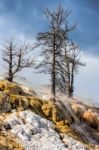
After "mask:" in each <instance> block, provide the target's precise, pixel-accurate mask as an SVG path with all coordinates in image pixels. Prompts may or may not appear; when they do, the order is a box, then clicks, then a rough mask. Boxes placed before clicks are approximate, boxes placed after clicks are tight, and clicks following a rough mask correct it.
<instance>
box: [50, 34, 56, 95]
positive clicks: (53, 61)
mask: <svg viewBox="0 0 99 150" xmlns="http://www.w3.org/2000/svg"><path fill="white" fill-rule="evenodd" d="M55 62H56V60H55V34H54V35H53V59H52V90H51V92H52V95H53V97H55V96H56V72H55Z"/></svg>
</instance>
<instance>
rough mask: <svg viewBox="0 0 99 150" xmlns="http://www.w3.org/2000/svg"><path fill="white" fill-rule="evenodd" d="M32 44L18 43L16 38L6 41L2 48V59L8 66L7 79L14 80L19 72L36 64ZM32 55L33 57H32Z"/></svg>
mask: <svg viewBox="0 0 99 150" xmlns="http://www.w3.org/2000/svg"><path fill="white" fill-rule="evenodd" d="M32 49H33V47H32V46H30V44H26V43H24V44H16V42H15V41H14V40H8V41H5V43H4V44H3V48H2V53H3V55H2V59H3V61H4V62H5V64H6V66H7V80H8V81H10V82H12V81H13V79H14V78H15V76H16V75H17V73H18V72H20V71H21V70H23V69H24V68H32V67H33V66H34V62H35V61H34V58H33V55H31V53H32ZM31 56H32V57H31Z"/></svg>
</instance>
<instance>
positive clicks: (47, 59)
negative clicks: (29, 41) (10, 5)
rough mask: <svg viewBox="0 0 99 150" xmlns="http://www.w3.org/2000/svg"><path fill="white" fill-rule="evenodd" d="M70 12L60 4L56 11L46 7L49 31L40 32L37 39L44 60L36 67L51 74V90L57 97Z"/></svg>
mask: <svg viewBox="0 0 99 150" xmlns="http://www.w3.org/2000/svg"><path fill="white" fill-rule="evenodd" d="M69 14H70V12H69V11H68V10H66V11H64V9H63V8H62V7H61V6H59V7H58V8H57V9H56V10H55V11H53V12H51V11H50V10H49V9H46V11H45V15H46V17H47V19H48V22H49V31H48V32H44V33H38V36H37V39H38V41H39V42H40V43H41V46H42V48H41V54H40V56H42V61H40V62H39V64H38V65H37V67H36V68H38V69H40V70H39V71H38V72H40V73H42V72H43V73H47V74H50V75H51V92H52V95H53V96H54V97H55V95H56V89H57V87H58V84H59V82H58V76H59V74H60V73H61V71H60V68H61V61H60V60H61V53H62V48H63V47H64V38H65V39H66V38H67V32H68V31H69V30H68V31H67V28H66V21H67V18H68V16H69Z"/></svg>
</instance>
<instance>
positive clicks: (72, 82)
mask: <svg viewBox="0 0 99 150" xmlns="http://www.w3.org/2000/svg"><path fill="white" fill-rule="evenodd" d="M73 85H74V64H72V71H71V85H70V94H69V97H73V92H74V87H73Z"/></svg>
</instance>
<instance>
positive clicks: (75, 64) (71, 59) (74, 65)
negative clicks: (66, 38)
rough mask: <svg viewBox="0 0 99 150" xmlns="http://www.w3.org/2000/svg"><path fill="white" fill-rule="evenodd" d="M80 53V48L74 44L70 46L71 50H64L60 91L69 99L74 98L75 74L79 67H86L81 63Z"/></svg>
mask: <svg viewBox="0 0 99 150" xmlns="http://www.w3.org/2000/svg"><path fill="white" fill-rule="evenodd" d="M66 46H68V45H66ZM67 49H69V50H68V52H66V50H67ZM80 52H81V50H80V48H79V47H78V46H77V45H76V44H74V43H73V42H72V43H71V44H69V48H66V49H64V53H63V58H62V62H63V63H62V73H61V76H60V78H59V80H60V81H61V85H62V86H61V87H60V91H61V92H63V93H65V94H66V95H68V97H73V92H74V76H75V73H77V70H78V68H79V66H85V64H84V63H82V62H81V61H80Z"/></svg>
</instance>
